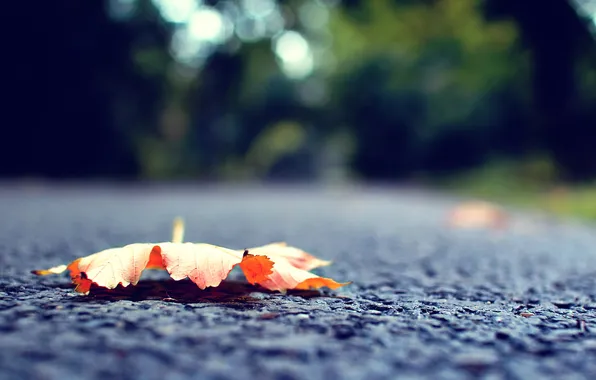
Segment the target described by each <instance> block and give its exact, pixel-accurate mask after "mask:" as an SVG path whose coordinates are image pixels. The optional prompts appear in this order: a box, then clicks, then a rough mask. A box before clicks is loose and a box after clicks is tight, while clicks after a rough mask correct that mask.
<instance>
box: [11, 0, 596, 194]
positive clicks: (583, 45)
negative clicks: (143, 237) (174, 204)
mask: <svg viewBox="0 0 596 380" xmlns="http://www.w3.org/2000/svg"><path fill="white" fill-rule="evenodd" d="M578 1H579V0H578ZM576 5H577V4H576ZM54 7H55V8H54V11H55V12H54V13H53V14H54V15H55V18H54V19H53V20H52V22H53V23H54V25H64V28H63V33H61V34H59V35H56V34H55V35H51V37H52V38H53V40H52V42H51V43H52V45H51V46H53V48H52V50H51V51H52V55H53V57H54V58H53V59H54V60H53V61H52V62H53V63H52V65H53V66H52V67H53V70H48V71H46V72H44V73H42V74H38V75H40V77H39V79H40V80H45V79H47V78H50V82H51V83H52V92H53V94H54V95H53V96H51V97H48V100H47V102H48V108H50V109H52V110H53V111H52V112H50V115H49V117H50V121H49V123H50V124H51V125H52V127H51V133H50V132H47V133H46V134H43V133H42V132H39V131H38V132H34V133H38V134H39V135H40V140H41V141H45V142H47V141H54V142H53V143H52V144H51V151H50V148H49V147H47V144H40V145H39V146H37V147H36V148H35V149H36V152H37V153H38V156H32V157H29V158H23V160H21V161H20V163H18V164H14V165H11V166H10V167H8V168H5V169H4V172H3V173H2V174H3V175H12V176H49V177H60V178H64V177H77V178H79V177H119V178H120V177H122V178H133V179H134V178H136V179H139V178H142V179H195V180H254V179H259V180H263V179H275V180H302V181H304V180H316V181H349V180H374V181H395V180H414V181H416V180H420V181H425V180H434V179H437V178H438V179H443V178H456V177H454V176H455V175H460V174H462V173H467V172H469V171H470V170H475V171H476V172H477V171H478V170H479V168H485V167H490V166H491V165H499V164H498V163H500V162H511V163H513V164H511V165H508V166H507V167H513V168H515V167H516V165H517V164H516V163H520V165H521V163H524V162H534V161H532V160H534V157H541V159H540V160H541V162H546V164H544V165H542V166H540V165H538V166H539V168H538V169H536V170H537V172H536V173H538V174H536V175H534V174H533V173H534V172H533V171H531V173H530V174H529V175H528V174H527V172H524V171H523V170H517V171H516V172H515V173H513V174H511V171H509V172H507V173H509V174H511V175H519V176H521V177H524V176H525V177H526V178H533V176H534V177H536V182H537V183H552V182H556V181H563V180H565V181H589V180H591V179H592V178H594V177H595V176H596V150H594V149H593V147H594V146H595V145H594V142H596V141H595V140H596V135H595V134H594V133H593V130H592V129H593V127H594V126H595V124H596V107H595V106H594V104H596V54H595V49H594V48H595V46H596V45H595V42H594V39H593V36H592V34H591V33H590V30H591V29H590V27H591V25H592V24H593V23H594V19H591V18H590V17H593V15H592V14H588V15H587V16H586V15H584V14H582V12H581V10H582V9H583V8H581V7H580V6H572V5H570V4H569V3H568V2H566V1H562V0H561V1H555V0H542V1H529V0H526V1H522V2H520V1H515V0H418V1H416V0H362V1H358V0H344V1H338V0H287V1H282V0H279V1H274V0H219V1H207V0H203V1H201V0H104V1H99V0H97V1H85V2H80V1H70V0H59V1H56V2H55V4H54ZM56 10H57V11H56ZM41 22H42V21H41V20H40V23H41ZM40 25H41V24H40ZM42 26H43V25H42ZM42 26H40V28H41V27H42ZM48 30H50V31H48V33H50V34H51V33H54V32H52V31H51V30H52V29H51V28H48ZM48 38H50V37H48ZM42 76H43V77H42ZM54 98H55V99H54ZM64 104H69V105H70V106H64ZM73 110H79V111H80V112H74V111H73ZM81 110H83V111H81ZM31 117H33V116H31ZM35 123H36V122H34V121H31V124H35ZM43 123H45V124H48V121H47V119H46V120H45V121H44V122H43ZM31 128H33V127H31ZM30 132H31V131H30V130H27V127H24V129H23V130H22V131H21V132H15V133H21V135H14V136H13V139H14V141H19V139H25V138H26V136H27V135H28V134H29V133H30ZM52 139H53V140H52ZM69 139H75V140H77V139H78V141H84V142H85V144H84V146H85V148H81V149H80V150H75V151H74V152H73V151H72V150H70V151H69V152H68V154H66V153H64V154H62V153H61V152H62V149H60V147H61V145H60V144H62V143H63V144H64V147H65V149H66V146H67V145H68V144H67V143H66V141H69ZM41 157H43V158H41ZM545 165H546V167H548V169H547V170H546V169H543V168H544V167H545ZM499 167H502V166H499ZM524 167H530V168H531V167H533V166H532V165H526V166H524ZM545 170H546V171H547V172H548V174H544V175H543V174H542V173H544V172H545ZM476 172H473V173H476ZM497 173H498V174H495V176H497V177H498V176H502V175H505V176H507V175H508V174H503V173H502V172H500V171H497ZM516 173H517V174H516ZM519 173H521V174H519ZM524 173H525V174H524ZM477 177H481V176H480V175H478V176H477ZM530 182H531V181H530ZM513 186H515V185H513ZM520 186H521V185H520Z"/></svg>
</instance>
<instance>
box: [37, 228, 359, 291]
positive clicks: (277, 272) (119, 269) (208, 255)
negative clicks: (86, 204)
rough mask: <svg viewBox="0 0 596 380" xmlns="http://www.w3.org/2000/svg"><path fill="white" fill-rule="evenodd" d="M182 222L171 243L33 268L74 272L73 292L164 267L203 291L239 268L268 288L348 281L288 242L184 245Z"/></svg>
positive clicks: (110, 286)
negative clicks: (320, 270) (246, 246)
mask: <svg viewBox="0 0 596 380" xmlns="http://www.w3.org/2000/svg"><path fill="white" fill-rule="evenodd" d="M183 236H184V224H183V222H182V220H180V219H176V220H175V221H174V228H173V234H172V242H164V243H135V244H129V245H126V246H124V247H120V248H110V249H106V250H103V251H101V252H97V253H94V254H92V255H89V256H86V257H82V258H78V259H76V260H74V261H73V262H72V263H70V264H69V265H60V266H56V267H53V268H50V269H45V270H34V271H32V273H34V274H36V275H40V276H42V275H50V274H59V273H62V272H64V271H66V270H68V271H70V276H71V279H72V281H73V283H74V284H75V285H76V288H75V291H77V292H79V293H84V294H88V293H89V291H90V289H91V285H92V284H96V285H97V286H100V287H105V288H108V289H114V288H116V287H117V286H118V285H122V286H123V287H126V286H129V285H131V284H132V285H136V284H137V283H138V282H139V280H140V278H141V274H142V272H143V270H145V269H161V270H166V271H167V272H168V273H169V274H170V276H171V277H172V278H173V279H174V280H176V281H179V280H182V279H184V278H187V277H188V278H189V279H190V280H191V281H192V282H194V283H195V284H197V286H198V287H199V288H200V289H205V288H207V287H216V286H218V285H219V284H220V283H221V282H222V281H223V280H224V279H225V278H226V277H227V276H228V274H229V273H230V272H231V271H232V269H233V268H234V267H235V266H239V267H240V269H241V270H242V272H243V273H244V275H245V277H246V279H247V281H248V282H249V283H251V284H258V285H260V286H262V287H264V288H266V289H269V290H278V291H281V292H285V291H286V290H287V289H310V288H314V289H318V288H321V287H329V288H331V289H336V288H339V287H341V286H344V285H347V284H349V283H338V282H336V281H334V280H332V279H330V278H324V277H319V276H317V275H315V274H313V273H310V272H308V271H307V269H313V268H316V267H319V266H323V265H329V264H330V262H329V261H325V260H321V259H318V258H316V257H315V256H313V255H310V254H308V253H306V252H304V251H302V250H300V249H298V248H295V247H290V246H288V245H287V244H285V243H271V244H268V245H265V246H262V247H256V248H252V249H250V250H242V251H239V250H233V249H228V248H224V247H219V246H216V245H211V244H205V243H200V244H195V243H183V242H182V239H183Z"/></svg>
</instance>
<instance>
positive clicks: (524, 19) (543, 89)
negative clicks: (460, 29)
mask: <svg viewBox="0 0 596 380" xmlns="http://www.w3.org/2000/svg"><path fill="white" fill-rule="evenodd" d="M485 3H486V7H485V9H486V14H487V16H488V17H489V19H495V18H504V17H510V18H513V19H514V20H515V21H516V22H517V24H518V25H519V29H520V31H521V35H522V38H523V42H524V43H525V44H526V46H527V47H528V48H529V50H530V52H531V62H532V64H531V65H532V75H533V97H534V103H535V104H534V107H535V108H534V109H535V115H534V116H535V117H534V120H536V122H537V124H538V127H539V128H540V132H539V133H540V135H541V136H543V137H544V144H545V147H546V149H547V150H548V151H549V152H551V153H552V154H553V156H554V159H555V160H556V161H557V162H558V164H560V165H561V167H562V169H563V170H564V174H566V176H567V177H568V179H575V180H581V179H587V178H590V177H593V176H594V175H596V156H595V155H594V145H595V144H596V135H595V134H594V133H593V131H592V129H593V128H594V124H595V123H596V119H593V118H592V117H590V116H588V113H589V112H586V111H587V110H588V109H590V108H592V107H590V108H588V109H586V110H585V111H584V110H582V109H581V108H580V107H578V106H579V105H581V103H582V101H581V99H579V91H578V88H579V87H578V76H577V73H578V71H577V69H578V63H579V62H580V60H581V58H582V56H584V55H585V54H586V53H588V52H590V51H592V52H593V51H594V41H593V39H592V36H590V34H589V31H588V28H587V24H586V22H585V21H584V20H582V19H581V18H580V16H579V15H578V13H577V12H576V11H575V10H574V9H573V7H572V6H571V4H570V3H569V2H568V1H565V0H536V1H517V0H485ZM592 54H593V53H592ZM593 63H594V61H593Z"/></svg>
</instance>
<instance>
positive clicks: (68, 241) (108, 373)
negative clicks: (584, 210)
mask: <svg viewBox="0 0 596 380" xmlns="http://www.w3.org/2000/svg"><path fill="white" fill-rule="evenodd" d="M457 202H458V200H457V199H454V198H448V197H444V196H440V195H436V194H432V193H429V192H425V191H419V190H416V189H399V188H357V187H354V188H344V189H337V188H308V187H279V186H277V187H275V186H273V187H266V186H261V187H246V188H225V187H212V186H178V187H171V186H170V187H168V186H156V185H135V186H116V187H109V186H103V185H99V184H98V185H88V186H69V185H61V186H58V185H56V186H52V187H45V186H41V185H27V186H20V185H10V184H3V185H2V186H1V187H0V210H1V212H2V226H1V227H2V228H1V229H0V274H1V276H0V378H2V379H11V380H19V379H60V380H62V379H71V378H72V379H75V378H76V379H106V378H108V379H146V380H150V379H160V380H161V379H250V378H252V379H259V380H262V379H263V380H264V379H288V380H289V379H308V380H319V379H321V380H323V379H325V380H329V379H342V380H343V379H367V380H368V379H397V378H404V379H409V378H412V379H462V378H463V379H465V378H487V379H546V378H557V379H563V378H565V379H588V378H591V379H593V378H596V233H595V232H596V231H595V230H594V229H593V228H591V227H588V226H584V225H581V224H579V223H571V222H562V221H556V220H549V219H548V218H543V217H540V216H534V215H529V214H524V213H513V214H512V216H511V217H512V218H513V219H512V221H511V222H510V223H509V225H508V228H506V229H503V230H478V229H476V230H471V229H461V228H460V229H454V228H448V227H446V226H445V223H444V222H445V216H446V215H447V213H448V212H449V210H451V209H452V207H453V206H454V205H455V204H457ZM179 215H180V216H183V217H184V218H185V220H186V226H187V230H186V236H185V238H186V240H187V241H196V242H199V241H201V242H208V243H212V244H218V245H222V246H227V247H230V248H238V249H240V248H244V247H250V246H257V245H262V244H265V243H268V242H273V241H282V240H285V241H287V242H288V243H290V244H292V245H295V246H298V247H301V248H303V249H305V250H307V251H308V252H310V253H312V254H315V255H317V256H319V257H321V258H324V259H331V260H333V261H334V264H333V265H331V266H329V267H325V268H321V269H320V270H317V273H319V274H321V275H324V276H329V277H332V278H334V279H336V280H337V281H353V284H352V285H349V286H347V287H345V288H342V289H340V290H338V291H334V292H331V291H324V292H322V293H321V294H320V295H318V294H317V293H314V292H290V293H289V294H288V295H280V294H277V293H267V292H264V291H261V290H259V289H257V288H254V287H250V286H248V285H246V284H245V283H244V282H242V279H241V277H240V276H237V274H236V273H234V274H233V276H232V280H231V281H228V282H226V283H225V284H224V285H223V286H222V287H221V288H217V289H212V290H206V291H203V292H202V291H200V290H198V289H197V288H196V287H195V286H194V284H192V283H189V282H188V281H181V282H173V281H168V280H167V275H166V274H165V273H161V272H153V273H145V274H144V277H143V280H142V282H141V283H140V284H139V286H138V287H136V288H134V289H133V288H128V289H127V290H126V291H120V292H115V293H114V292H112V293H109V292H96V293H95V294H92V295H90V296H87V297H85V296H79V295H77V294H75V293H74V292H73V290H72V287H71V286H70V281H69V279H68V278H67V276H66V275H64V276H54V277H43V278H42V277H36V276H34V275H32V274H30V273H29V272H30V270H32V269H38V268H45V267H50V266H54V265H57V264H61V263H67V262H69V261H71V260H72V259H75V258H76V257H79V256H84V255H88V254H91V253H93V252H96V251H99V250H102V249H104V248H108V247H113V246H122V245H126V244H129V243H133V242H159V241H164V240H168V239H169V238H170V228H171V222H172V220H173V218H174V217H176V216H179ZM234 279H236V280H234Z"/></svg>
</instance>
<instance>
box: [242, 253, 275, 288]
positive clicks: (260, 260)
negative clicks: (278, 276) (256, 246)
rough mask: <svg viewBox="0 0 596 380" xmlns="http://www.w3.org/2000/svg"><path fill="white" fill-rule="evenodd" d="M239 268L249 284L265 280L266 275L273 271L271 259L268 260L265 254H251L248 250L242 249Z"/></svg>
mask: <svg viewBox="0 0 596 380" xmlns="http://www.w3.org/2000/svg"><path fill="white" fill-rule="evenodd" d="M238 265H239V266H240V269H242V272H243V273H244V276H246V280H247V281H248V282H249V283H251V284H253V285H254V284H257V283H259V282H263V281H266V280H267V278H268V276H269V275H270V274H271V273H273V270H272V269H273V261H271V260H269V258H268V257H267V256H258V255H251V254H249V253H248V250H245V251H244V254H243V255H242V261H241V262H240V264H238Z"/></svg>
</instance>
